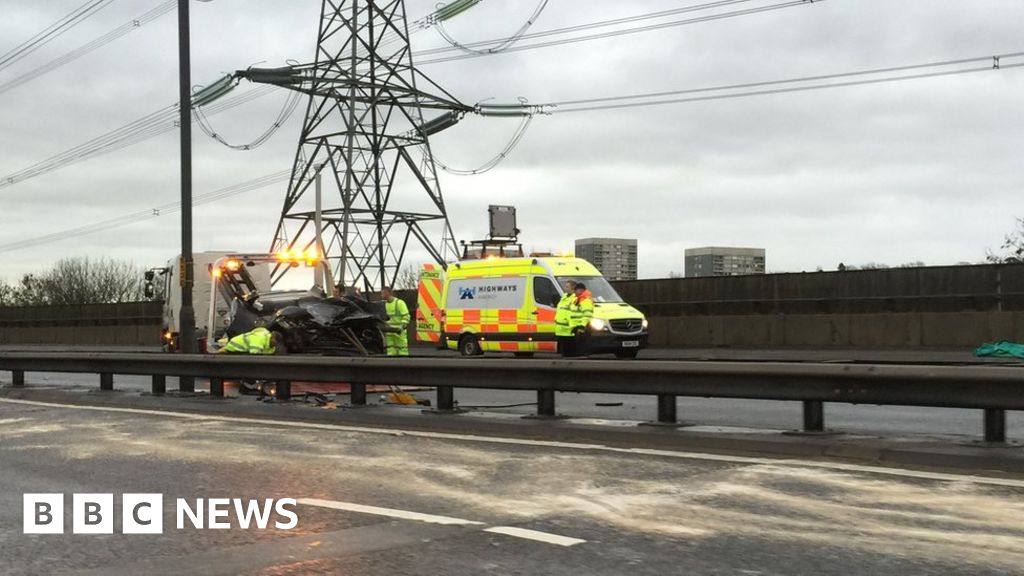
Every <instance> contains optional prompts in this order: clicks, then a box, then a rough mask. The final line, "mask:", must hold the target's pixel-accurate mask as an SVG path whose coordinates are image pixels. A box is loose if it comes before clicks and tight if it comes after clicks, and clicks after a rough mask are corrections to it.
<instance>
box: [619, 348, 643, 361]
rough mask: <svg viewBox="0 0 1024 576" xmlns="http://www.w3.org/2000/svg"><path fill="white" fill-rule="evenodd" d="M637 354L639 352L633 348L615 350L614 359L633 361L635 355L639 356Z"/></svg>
mask: <svg viewBox="0 0 1024 576" xmlns="http://www.w3.org/2000/svg"><path fill="white" fill-rule="evenodd" d="M639 353H640V350H637V349H636V348H633V349H631V350H616V351H615V357H616V358H625V359H629V360H632V359H635V358H636V355H637V354H639Z"/></svg>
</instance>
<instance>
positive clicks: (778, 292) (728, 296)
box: [0, 264, 1024, 348]
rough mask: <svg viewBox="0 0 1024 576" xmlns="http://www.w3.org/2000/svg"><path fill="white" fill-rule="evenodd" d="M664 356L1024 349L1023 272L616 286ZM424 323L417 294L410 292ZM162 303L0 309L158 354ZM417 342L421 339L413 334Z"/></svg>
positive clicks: (5, 318)
mask: <svg viewBox="0 0 1024 576" xmlns="http://www.w3.org/2000/svg"><path fill="white" fill-rule="evenodd" d="M615 287H616V289H617V290H618V291H619V293H620V294H622V296H623V298H625V299H626V300H627V301H628V302H630V303H632V304H634V305H636V306H637V307H638V308H640V309H641V310H643V311H644V313H645V314H647V315H648V317H649V318H650V319H651V341H652V344H653V345H654V346H669V347H712V346H742V347H761V348H765V347H771V348H776V347H794V348H799V347H829V346H835V347H869V348H876V347H886V348H890V347H891V348H913V347H937V348H949V347H973V346H977V345H978V344H980V343H981V342H991V341H998V340H1013V341H1018V342H1024V265H1021V264H1013V265H1009V264H1008V265H979V266H942V267H928V268H896V269H886V270H858V271H847V272H821V273H798V274H768V275H759V276H732V277H722V278H666V279H659V280H637V281H631V282H616V283H615ZM399 297H401V298H403V299H404V300H406V302H408V303H409V309H410V310H411V311H413V313H414V314H415V304H416V293H415V291H400V292H399ZM161 306H162V304H161V303H159V302H137V303H128V304H109V305H92V306H65V307H25V308H0V345H2V344H72V345H74V344H78V345H94V346H110V345H126V346H147V345H159V343H160V327H161V319H160V318H161ZM409 341H410V343H415V335H414V334H413V333H412V329H410V338H409Z"/></svg>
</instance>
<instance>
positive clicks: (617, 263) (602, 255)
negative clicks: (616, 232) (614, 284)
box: [576, 238, 637, 280]
mask: <svg viewBox="0 0 1024 576" xmlns="http://www.w3.org/2000/svg"><path fill="white" fill-rule="evenodd" d="M576 256H577V257H579V258H583V259H584V260H586V261H587V262H590V263H591V264H593V265H594V266H596V267H597V269H598V270H600V271H601V274H603V275H604V277H605V278H607V279H609V280H636V262H637V257H636V240H635V239H626V238H581V239H579V240H577V241H576Z"/></svg>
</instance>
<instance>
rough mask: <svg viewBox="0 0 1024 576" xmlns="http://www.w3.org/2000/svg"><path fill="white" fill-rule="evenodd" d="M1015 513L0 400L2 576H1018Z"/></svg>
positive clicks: (517, 452) (924, 487)
mask: <svg viewBox="0 0 1024 576" xmlns="http://www.w3.org/2000/svg"><path fill="white" fill-rule="evenodd" d="M30 492H51V493H64V494H66V495H67V496H66V506H68V507H70V504H71V496H70V494H71V493H113V494H115V501H119V499H120V495H121V494H123V493H161V494H163V495H164V499H165V502H172V501H174V499H176V498H186V499H190V501H193V499H195V498H200V497H202V498H211V497H226V498H241V499H246V500H247V499H262V498H295V499H298V500H299V504H297V505H296V507H295V510H296V512H297V514H298V517H299V522H298V526H297V527H296V528H295V529H294V530H290V531H284V530H279V529H274V528H270V529H267V530H252V529H250V530H243V529H241V528H239V527H238V526H237V522H236V521H232V526H233V527H232V528H231V529H228V530H196V529H192V528H187V529H182V530H178V529H177V528H176V527H175V523H176V518H175V514H174V511H173V509H170V508H169V509H167V510H165V515H164V524H165V531H164V534H163V535H160V536H147V535H131V536H128V535H122V534H120V533H119V529H120V526H121V523H120V520H117V521H116V522H115V533H114V534H112V535H82V534H78V535H75V534H70V533H68V534H64V535H25V534H22V531H21V527H22V525H21V523H22V516H21V512H22V495H23V494H24V493H30ZM117 512H118V514H119V513H120V510H117ZM1022 518H1024V481H1022V480H1013V479H997V478H991V479H986V478H969V477H965V476H954V475H943V474H939V473H932V472H913V471H900V470H889V469H878V468H868V467H859V466H856V465H849V464H832V463H827V462H794V461H782V460H770V459H760V458H743V457H736V456H721V455H718V456H713V455H701V454H692V453H681V452H671V451H655V450H639V449H628V448H610V447H604V446H598V445H577V444H560V443H557V442H543V441H531V440H521V439H512V438H508V439H503V438H481V437H473V436H460V435H456V434H448V435H443V434H436V433H429V432H413V431H402V430H393V429H392V430H388V429H384V430H366V429H355V428H348V427H345V426H343V425H338V426H334V425H323V424H320V425H316V424H303V423H301V422H295V423H291V424H283V423H280V422H274V421H253V420H249V421H241V420H237V419H230V418H225V417H217V416H198V415H188V414H180V413H178V414H175V413H166V414H151V413H144V412H141V411H133V410H131V409H121V410H112V409H108V408H83V407H70V406H60V405H46V404H40V403H26V402H19V401H12V400H9V399H0V557H2V563H0V566H2V569H0V571H2V572H3V573H4V574H7V575H23V574H25V575H27V574H69V573H75V574H95V575H103V576H116V575H122V574H123V575H128V574H154V575H155V574H197V575H198V574H244V575H253V576H255V575H292V574H296V575H297V574H349V575H366V574H381V575H384V574H387V575H403V574H431V575H434V574H453V575H463V574H465V575H470V574H472V575H477V574H566V575H570V574H571V575H578V574H594V575H604V574H608V575H613V574H614V575H619V574H631V575H638V574H658V575H664V574H687V575H694V576H699V575H712V574H715V575H720V574H737V575H746V576H753V575H802V574H808V575H843V576H848V575H857V574H865V575H866V574H900V575H911V574H913V575H916V574H934V575H942V576H951V575H960V574H962V575H972V576H976V575H983V574H1020V573H1021V569H1022V567H1024V521H1022ZM67 525H68V526H70V519H68V520H67Z"/></svg>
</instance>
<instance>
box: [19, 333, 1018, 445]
mask: <svg viewBox="0 0 1024 576" xmlns="http://www.w3.org/2000/svg"><path fill="white" fill-rule="evenodd" d="M0 370H9V371H11V372H12V373H13V378H12V383H13V385H14V386H15V387H20V386H24V385H25V373H26V372H76V373H92V374H99V375H100V389H101V390H113V388H114V380H113V375H115V374H125V375H143V376H151V377H152V378H153V393H154V394H162V393H164V392H165V390H166V377H167V376H178V377H186V378H188V377H192V378H194V377H201V378H209V379H210V392H211V395H212V396H223V394H224V380H225V379H261V380H277V381H279V382H280V383H279V385H278V390H279V397H282V398H287V397H288V395H289V394H290V392H289V390H290V386H289V384H288V383H289V382H291V381H293V380H297V381H306V382H347V383H350V385H351V387H352V395H351V403H352V404H353V405H356V406H358V405H365V404H366V386H367V385H369V384H380V385H389V384H391V385H416V386H431V387H435V388H436V389H437V399H436V408H437V410H438V411H441V412H454V411H455V409H456V403H455V389H456V388H478V389H480V388H483V389H500V390H530V391H535V392H536V393H537V414H538V415H539V416H554V415H555V414H556V412H555V393H556V392H591V393H599V394H646V395H655V396H657V398H658V409H657V421H658V422H660V423H665V424H672V423H676V422H677V413H676V398H677V397H679V396H688V397H705V398H743V399H753V400H788V401H799V402H802V403H803V429H804V430H805V431H807V432H822V431H824V430H825V417H824V403H826V402H841V403H850V404H878V405H901V406H922V407H940V408H969V409H979V410H982V411H983V413H984V434H985V440H986V441H989V442H1005V440H1006V411H1007V410H1024V370H1021V369H1020V368H1016V367H1006V366H945V365H916V364H915V365H893V364H885V365H879V364H832V363H828V364H815V363H785V362H692V361H635V362H622V361H609V360H589V359H588V360H563V359H550V360H547V359H544V360H542V359H535V360H531V359H514V360H513V359H504V358H490V359H474V358H330V357H311V356H244V355H239V356H235V355H212V354H210V355H202V354H196V355H187V354H146V353H134V354H120V353H43V352H6V353H0Z"/></svg>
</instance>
